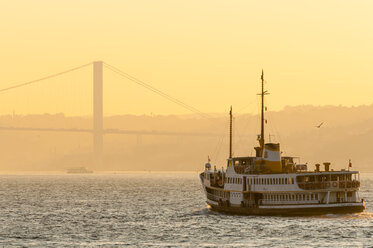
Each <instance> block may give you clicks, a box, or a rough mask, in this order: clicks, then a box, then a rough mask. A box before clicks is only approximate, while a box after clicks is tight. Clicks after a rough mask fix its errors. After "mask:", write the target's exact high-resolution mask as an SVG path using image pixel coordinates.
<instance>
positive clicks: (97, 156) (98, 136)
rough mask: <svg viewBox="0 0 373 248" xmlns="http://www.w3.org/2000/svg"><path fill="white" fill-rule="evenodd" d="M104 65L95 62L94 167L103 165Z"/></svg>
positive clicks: (100, 167)
mask: <svg viewBox="0 0 373 248" xmlns="http://www.w3.org/2000/svg"><path fill="white" fill-rule="evenodd" d="M102 66H103V63H102V61H95V62H93V166H94V168H95V169H102V165H103V85H102V82H103V71H102Z"/></svg>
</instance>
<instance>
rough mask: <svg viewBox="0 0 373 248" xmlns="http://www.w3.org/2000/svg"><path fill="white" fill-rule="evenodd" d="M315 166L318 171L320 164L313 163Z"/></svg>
mask: <svg viewBox="0 0 373 248" xmlns="http://www.w3.org/2000/svg"><path fill="white" fill-rule="evenodd" d="M315 166H316V172H320V164H315Z"/></svg>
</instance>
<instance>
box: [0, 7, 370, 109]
mask: <svg viewBox="0 0 373 248" xmlns="http://www.w3.org/2000/svg"><path fill="white" fill-rule="evenodd" d="M372 13H373V1H370V0H355V1H351V0H348V1H347V0H335V1H332V0H328V1H325V0H323V1H321V0H320V1H319V0H312V1H300V0H293V1H290V0H282V1H278V0H272V1H271V0H267V1H249V0H242V1H238V0H230V1H227V0H226V1H219V0H184V1H178V0H167V1H166V0H148V1H145V0H132V1H125V0H64V1H62V0H61V1H50V0H33V1H29V0H2V1H1V2H0V32H1V36H0V37H1V38H0V51H1V60H0V67H1V80H0V88H3V87H7V86H11V85H13V84H17V83H22V82H25V81H28V80H32V79H36V78H39V77H43V76H45V75H48V74H51V73H55V72H59V71H62V70H65V69H69V68H72V67H75V66H78V65H81V64H85V63H88V62H91V61H94V60H103V61H105V62H107V63H109V64H112V65H114V66H117V67H119V68H121V69H123V70H125V71H126V72H128V73H129V74H131V75H133V76H136V77H138V78H140V79H142V80H144V81H145V82H149V83H150V84H152V85H153V86H155V87H157V88H159V89H161V90H163V91H165V92H167V93H169V94H170V95H172V96H174V97H176V98H178V99H180V100H182V101H184V102H186V103H188V104H190V105H192V106H194V107H196V108H198V109H200V110H202V111H204V112H223V111H228V109H229V106H230V105H233V106H234V107H235V109H237V110H241V111H243V112H252V113H256V112H257V106H256V104H257V99H256V98H257V96H256V93H258V91H259V86H260V85H259V83H260V72H261V69H262V68H264V71H265V78H266V80H267V82H268V84H267V86H266V87H268V88H269V91H270V92H271V95H270V98H269V102H268V107H269V109H272V110H278V109H281V108H283V107H284V106H286V105H301V104H314V105H326V104H334V105H339V104H342V105H347V106H350V105H361V104H371V103H372V102H373V100H372V99H373V98H372V93H373V72H372V65H373V46H372V44H373V30H372V29H373V15H372ZM91 74H92V72H91V69H90V68H86V69H84V70H82V71H80V72H76V73H72V74H70V75H66V76H64V77H61V78H59V79H54V80H49V81H45V82H43V83H41V84H39V85H36V86H29V87H26V88H27V89H26V88H25V89H18V90H13V91H12V92H7V93H0V104H1V106H2V108H1V109H0V113H1V114H3V113H12V112H13V111H15V112H16V113H43V112H65V113H67V114H74V115H76V114H90V112H91V93H92V92H91V91H92V86H91V80H92V75H91ZM104 77H105V81H104V83H105V86H104V91H105V96H104V97H105V103H104V106H105V110H104V112H105V113H106V114H127V113H128V114H144V113H145V114H149V113H151V112H152V113H155V114H183V113H189V112H188V111H187V110H185V109H183V108H180V107H179V106H177V105H174V104H172V103H170V102H168V101H166V100H164V99H162V98H160V97H159V96H157V95H154V94H152V93H149V92H147V91H146V90H145V89H142V88H140V87H139V86H136V85H134V84H133V83H130V82H129V81H125V80H122V79H121V78H120V77H118V76H115V74H113V73H112V72H110V71H108V70H105V74H104Z"/></svg>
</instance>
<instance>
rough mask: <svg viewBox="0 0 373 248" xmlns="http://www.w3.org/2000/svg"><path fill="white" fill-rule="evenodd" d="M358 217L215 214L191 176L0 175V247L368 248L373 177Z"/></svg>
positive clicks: (367, 176) (365, 178) (372, 231)
mask: <svg viewBox="0 0 373 248" xmlns="http://www.w3.org/2000/svg"><path fill="white" fill-rule="evenodd" d="M361 179H362V180H361V187H362V188H361V196H362V197H363V198H365V200H366V204H367V210H366V212H364V213H360V214H345V215H323V216H318V217H261V216H236V215H225V214H220V213H215V212H213V211H211V210H209V209H208V208H207V207H206V204H205V196H204V194H203V192H202V187H201V185H200V182H199V177H198V174H197V173H127V174H91V175H63V174H55V175H46V174H43V175H42V174H34V175H15V174H14V175H1V176H0V219H1V223H2V225H1V229H0V245H2V246H4V247H20V246H24V247H76V246H88V247H90V246H91V247H97V246H100V247H123V246H128V247H165V246H166V247H176V246H177V247H196V246H199V247H222V246H228V247H230V246H232V247H263V246H266V247H289V246H291V247H299V246H303V247H304V246H305V247H338V246H339V247H369V246H371V245H372V243H373V207H372V202H373V193H372V192H373V174H372V173H364V174H362V175H361Z"/></svg>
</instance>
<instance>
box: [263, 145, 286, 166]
mask: <svg viewBox="0 0 373 248" xmlns="http://www.w3.org/2000/svg"><path fill="white" fill-rule="evenodd" d="M263 161H264V164H265V166H266V169H269V170H270V171H271V172H282V165H281V154H280V144H275V143H267V144H265V145H264V150H263Z"/></svg>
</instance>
